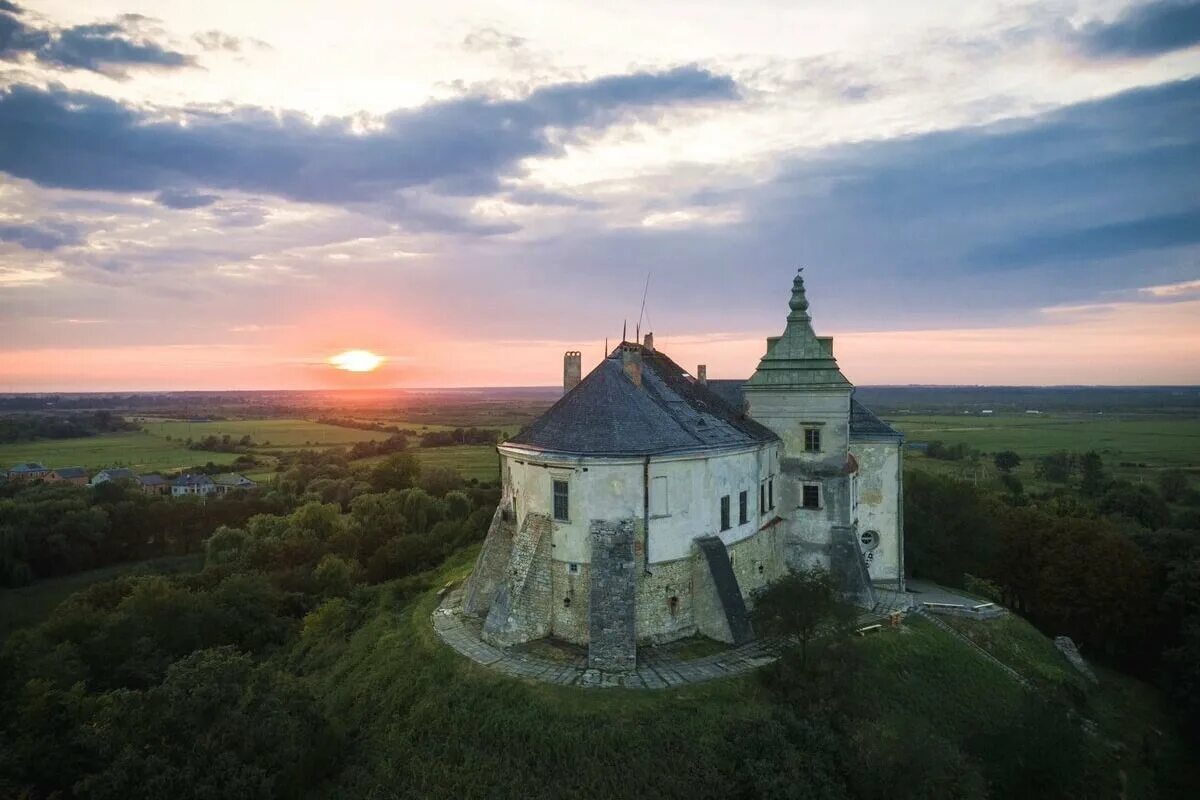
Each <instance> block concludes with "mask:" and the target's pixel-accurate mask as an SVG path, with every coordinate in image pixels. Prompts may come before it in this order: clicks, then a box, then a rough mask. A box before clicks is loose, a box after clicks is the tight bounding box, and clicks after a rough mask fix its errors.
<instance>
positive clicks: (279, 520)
mask: <svg viewBox="0 0 1200 800" xmlns="http://www.w3.org/2000/svg"><path fill="white" fill-rule="evenodd" d="M1070 461H1071V463H1072V464H1076V465H1078V464H1081V463H1083V462H1084V461H1088V463H1092V462H1091V460H1090V459H1086V458H1085V456H1078V457H1072V458H1071V459H1070ZM1099 466H1100V476H1099V479H1097V478H1096V476H1094V475H1091V473H1090V472H1089V473H1086V474H1087V475H1090V476H1091V477H1089V478H1088V480H1087V481H1084V480H1083V477H1082V476H1083V474H1085V473H1083V472H1082V470H1081V469H1074V470H1073V471H1071V472H1069V474H1068V476H1067V480H1066V482H1064V483H1063V484H1061V485H1057V486H1056V487H1055V488H1053V489H1052V490H1050V491H1048V492H1044V493H1041V494H1032V495H1031V494H1026V493H1025V492H1024V491H1023V489H1021V488H1020V487H1015V486H1010V487H1009V488H1008V489H1007V490H1006V491H1005V492H1003V493H999V492H994V491H989V490H987V489H981V488H977V487H974V486H972V485H969V484H966V483H963V482H960V481H957V480H953V479H949V478H943V477H938V476H935V475H929V474H924V473H922V472H919V471H910V472H909V473H907V474H906V477H905V480H906V495H905V501H906V502H905V515H906V519H905V522H906V530H907V541H908V545H909V546H908V549H907V552H906V558H907V562H908V566H909V568H910V569H911V571H912V572H913V574H915V575H919V576H923V577H929V578H933V579H935V580H938V581H941V582H944V583H946V584H949V585H954V586H960V587H965V588H967V589H968V590H970V591H973V592H976V593H979V594H984V595H988V596H992V597H995V598H996V599H998V600H1000V601H1002V602H1004V603H1006V604H1009V605H1010V606H1011V607H1013V608H1014V609H1017V610H1018V611H1019V612H1020V613H1021V614H1022V615H1024V616H1026V617H1027V618H1028V619H1030V620H1032V621H1033V622H1034V623H1035V624H1037V625H1038V626H1039V627H1040V628H1041V629H1042V630H1043V631H1044V632H1045V633H1047V634H1051V635H1057V634H1064V633H1065V634H1069V635H1071V636H1072V637H1073V638H1074V639H1075V640H1076V641H1077V642H1078V643H1079V644H1080V646H1081V648H1082V649H1083V651H1084V653H1085V654H1087V655H1088V657H1089V658H1091V659H1094V660H1098V661H1099V662H1101V663H1102V664H1107V665H1110V666H1112V667H1119V668H1120V669H1122V670H1125V671H1127V672H1131V673H1134V674H1138V675H1140V676H1143V677H1144V678H1145V679H1147V680H1150V681H1153V682H1156V683H1157V684H1158V685H1159V686H1161V687H1162V688H1163V690H1164V691H1165V692H1167V693H1168V695H1169V697H1170V699H1171V705H1172V707H1173V709H1174V710H1175V712H1176V713H1177V715H1178V719H1179V722H1180V724H1181V725H1185V726H1187V725H1194V720H1195V719H1196V718H1197V717H1198V716H1200V714H1198V713H1197V712H1198V711H1200V709H1197V707H1196V704H1195V699H1194V698H1195V696H1196V687H1197V685H1198V684H1200V676H1198V674H1197V665H1198V664H1200V614H1198V612H1200V533H1198V532H1197V531H1195V530H1188V529H1184V528H1180V527H1178V524H1179V523H1186V522H1188V520H1189V519H1190V517H1189V516H1188V514H1189V513H1190V512H1189V511H1188V510H1187V508H1188V507H1187V506H1186V504H1185V505H1184V506H1182V507H1181V506H1179V505H1178V504H1176V506H1175V508H1176V509H1180V508H1182V509H1183V510H1176V511H1174V512H1173V511H1172V510H1171V507H1168V506H1167V505H1165V503H1164V500H1163V497H1162V490H1161V489H1158V488H1154V487H1152V486H1148V485H1131V484H1125V483H1122V482H1120V481H1112V480H1109V479H1107V478H1105V477H1104V473H1103V465H1102V464H1100V465H1099ZM1089 469H1090V468H1089ZM5 492H6V496H5V497H4V499H3V500H2V501H0V504H2V505H0V511H2V513H0V526H2V529H3V531H4V541H6V542H8V541H11V540H13V539H15V538H20V539H22V540H23V541H24V542H25V545H26V546H27V547H28V546H30V545H32V546H33V547H32V549H27V550H26V552H25V556H26V560H25V561H24V562H23V563H25V564H26V565H27V568H28V569H30V570H31V571H33V570H36V574H37V576H38V577H41V576H43V575H54V574H59V572H58V571H60V570H64V569H71V568H76V567H78V566H80V565H81V564H82V563H84V562H86V563H89V564H90V563H106V560H109V561H111V560H116V559H121V558H131V557H146V556H151V555H157V554H158V553H161V552H166V553H177V552H178V553H182V552H188V551H189V550H190V551H194V552H197V553H198V554H199V557H200V558H202V560H203V563H202V566H201V568H200V569H199V571H196V572H184V573H179V574H172V575H162V574H140V575H139V574H132V575H128V576H124V577H119V578H117V579H115V580H110V581H105V582H101V583H96V584H94V585H92V586H90V587H88V588H87V589H85V590H84V591H82V592H79V593H77V594H76V595H74V596H72V597H71V598H70V599H68V600H67V601H65V602H63V603H62V604H60V605H59V606H58V607H57V608H56V609H55V610H54V611H53V612H52V613H50V615H49V616H48V617H47V618H46V619H44V620H43V621H41V622H40V623H38V624H36V625H33V626H32V627H26V628H23V629H18V630H16V631H13V632H11V633H9V634H8V636H7V638H6V639H5V640H4V641H3V643H2V645H0V707H3V708H4V709H6V710H7V711H8V713H7V714H6V715H5V716H4V717H3V719H2V720H0V796H9V795H11V796H19V797H28V798H50V797H64V798H70V797H88V798H92V797H100V798H104V797H112V798H118V797H120V798H136V797H146V798H151V797H164V796H177V797H181V798H184V797H209V798H211V797H229V796H255V797H279V798H289V797H301V796H304V797H341V796H353V797H365V796H377V797H413V798H416V797H431V796H439V797H514V798H515V797H520V798H530V797H547V798H548V797H561V796H564V795H566V796H589V797H614V798H616V797H627V796H631V795H643V796H658V797H678V798H688V799H689V800H693V799H694V798H701V797H735V798H757V797H765V798H794V797H803V798H888V799H889V800H903V799H904V798H928V797H962V798H985V797H990V798H1025V797H1031V796H1038V797H1080V796H1090V797H1114V798H1115V797H1121V796H1139V797H1164V798H1166V797H1178V796H1188V795H1189V794H1192V793H1194V791H1195V790H1196V788H1197V785H1196V783H1195V777H1196V776H1195V775H1194V774H1192V772H1190V771H1189V768H1188V767H1187V766H1186V765H1187V763H1188V761H1187V756H1186V755H1185V754H1180V753H1179V752H1178V750H1177V749H1176V748H1175V746H1174V745H1173V744H1172V741H1171V739H1170V734H1169V733H1165V732H1163V731H1165V730H1166V729H1167V728H1168V727H1169V726H1168V723H1165V722H1158V721H1155V722H1154V723H1153V724H1152V725H1150V727H1149V728H1148V729H1152V730H1158V731H1159V734H1158V736H1159V737H1160V738H1159V739H1147V740H1145V741H1144V742H1138V741H1137V740H1135V742H1134V743H1133V744H1132V745H1129V744H1124V743H1121V742H1115V741H1112V740H1111V738H1110V737H1111V736H1113V735H1114V734H1113V731H1115V730H1121V729H1124V728H1125V727H1126V724H1125V722H1124V720H1123V719H1122V718H1110V717H1111V715H1112V714H1113V713H1114V712H1113V711H1112V706H1111V704H1110V701H1109V700H1103V699H1102V698H1098V697H1097V696H1096V691H1097V690H1095V689H1094V688H1091V687H1089V686H1088V685H1086V684H1085V683H1084V682H1083V681H1082V680H1081V679H1079V677H1078V676H1077V675H1071V674H1069V673H1068V672H1064V671H1062V670H1061V669H1060V668H1058V667H1054V666H1049V665H1048V664H1042V665H1040V666H1038V667H1037V668H1036V669H1035V670H1034V671H1033V672H1031V673H1030V680H1031V681H1033V682H1034V686H1035V687H1036V690H1037V691H1036V692H1034V693H1030V692H1028V691H1026V690H1024V689H1022V688H1021V687H1020V686H1018V685H1017V684H1015V683H1012V682H1011V681H1008V680H1007V679H1005V678H1004V677H1003V676H1001V675H999V673H997V672H993V671H991V670H992V668H991V667H990V666H988V665H987V664H985V663H984V662H982V661H980V660H979V659H978V658H977V657H976V656H975V655H973V654H972V653H971V652H970V651H969V650H968V649H966V648H964V647H962V646H961V645H954V646H948V645H947V642H946V640H945V639H944V638H939V634H938V632H937V630H936V629H935V628H934V627H932V626H931V625H930V624H929V623H925V622H923V620H921V619H919V618H918V619H914V620H912V621H911V622H910V623H907V624H906V625H905V626H904V630H903V631H902V632H901V633H900V634H892V635H887V636H881V637H876V638H869V639H863V638H860V637H857V636H849V635H847V633H848V630H849V629H848V628H847V627H846V626H845V625H844V624H842V623H841V622H839V620H844V619H845V618H846V617H845V615H843V614H841V613H839V612H838V610H837V609H838V606H837V604H836V603H833V602H831V600H832V594H833V593H832V592H831V590H830V588H829V587H828V586H825V587H822V586H821V585H819V584H820V581H819V579H815V578H812V576H808V578H806V577H805V576H793V577H792V578H791V579H790V582H789V581H788V580H785V581H781V582H780V583H779V584H776V586H775V587H773V588H772V589H770V590H769V591H768V593H767V594H766V595H764V596H763V597H761V598H760V600H759V603H758V606H757V610H756V612H755V615H756V620H755V624H756V625H757V626H758V627H759V628H760V629H761V630H763V631H764V632H771V631H775V632H790V633H795V632H796V631H797V630H798V628H797V627H796V626H797V625H802V626H807V627H804V628H803V629H802V630H803V631H804V632H805V633H804V635H803V636H802V637H801V639H800V641H801V642H802V643H803V645H804V646H797V647H794V648H792V649H790V650H788V651H787V652H786V653H785V656H784V657H783V658H782V659H781V660H780V661H778V662H776V663H775V664H774V665H772V666H770V667H767V668H764V669H762V670H760V671H759V672H758V673H757V674H755V675H754V676H753V677H751V678H749V679H744V680H729V681H718V682H715V683H713V684H700V685H697V686H694V687H688V688H687V689H680V690H673V691H670V692H618V693H615V694H614V693H613V692H611V691H596V692H592V691H579V690H577V689H570V688H564V687H550V686H546V685H540V684H528V683H523V682H519V681H513V680H511V679H508V678H505V677H503V676H500V675H498V674H496V673H492V672H491V671H489V670H487V669H484V668H482V667H479V666H478V665H475V664H473V663H471V662H469V661H466V660H465V659H462V658H460V657H458V656H457V655H456V654H454V653H453V652H452V651H449V650H448V648H445V647H442V646H440V644H439V642H438V641H437V639H436V636H435V635H434V633H433V631H432V629H431V626H430V625H429V615H430V613H431V612H432V610H433V608H434V606H435V605H436V603H437V601H438V590H439V587H442V586H444V585H446V584H448V583H450V582H453V581H456V580H460V579H461V578H462V576H463V575H465V574H466V572H467V571H468V570H469V569H470V565H471V563H472V560H473V556H474V553H475V552H477V547H478V544H477V543H478V542H479V541H481V540H482V538H483V536H484V534H485V532H486V528H487V526H488V524H489V521H490V519H491V516H492V513H493V510H494V507H495V503H496V502H497V500H498V490H497V489H496V488H495V487H486V486H478V485H468V484H467V483H465V482H464V481H462V480H461V478H459V476H458V475H457V474H456V473H454V472H451V471H449V470H445V469H428V470H425V471H422V470H421V469H420V468H419V467H418V465H417V462H416V461H415V459H414V458H413V457H412V454H411V453H408V452H403V451H401V452H398V453H392V454H390V455H388V456H386V457H384V458H383V459H382V460H380V461H378V462H375V463H371V464H369V465H356V464H353V463H351V462H349V461H348V460H347V458H346V453H345V452H340V451H330V452H316V451H301V452H299V453H296V454H295V455H294V456H293V457H292V460H291V461H290V462H289V464H288V465H287V467H286V469H285V470H284V471H283V472H282V473H280V475H279V479H278V481H277V482H276V483H275V484H274V485H273V486H272V487H270V488H269V489H268V490H265V491H258V492H252V493H248V494H246V495H243V496H240V497H231V498H228V499H222V500H218V501H211V502H209V503H207V504H199V503H197V504H191V503H166V502H164V501H162V500H160V499H157V498H150V497H145V496H141V495H136V494H131V493H129V492H128V490H126V489H124V488H122V487H120V486H112V487H107V488H103V489H99V490H91V489H86V488H77V487H51V486H39V485H31V486H23V487H9V488H8V489H6V490H5ZM1176 499H1177V500H1178V499H1182V500H1184V501H1190V500H1191V499H1192V498H1191V497H1190V495H1184V496H1182V497H1181V498H1176ZM168 509H170V513H171V514H178V515H179V517H178V518H175V517H169V516H163V517H156V516H155V515H166V514H168ZM1164 514H1165V515H1166V516H1163V515H1164ZM68 521H70V522H68ZM154 531H161V532H162V533H161V534H156V533H154ZM160 536H161V538H159V537H160ZM56 548H57V549H56ZM139 548H151V549H149V550H146V549H142V550H140V551H139ZM135 551H136V553H135ZM131 554H135V555H131ZM87 559H92V560H91V561H87ZM797 598H799V600H797ZM797 609H799V612H804V613H799V612H798V611H797ZM806 609H807V610H809V611H811V610H813V609H816V610H818V611H819V612H820V613H821V614H824V616H813V615H812V614H811V613H807V612H805V610H806ZM802 618H803V619H802ZM780 620H784V622H783V623H780ZM797 620H800V621H799V622H797ZM1016 622H1020V621H1019V620H1017V621H1015V622H1014V624H1016ZM781 624H782V625H784V627H782V628H780V627H779V626H780V625H781ZM1020 624H1021V625H1025V624H1026V623H1024V622H1020ZM787 625H791V626H792V627H790V628H788V627H787ZM818 632H819V635H817V634H818ZM1023 637H1024V638H1022V639H1021V640H1020V641H1021V645H1020V646H1021V648H1022V649H1023V651H1024V654H1025V656H1029V655H1030V653H1032V652H1033V651H1035V650H1036V649H1037V648H1038V647H1040V646H1048V645H1046V643H1045V640H1041V644H1039V643H1038V641H1035V639H1039V638H1040V637H1037V635H1036V634H1035V633H1033V632H1030V633H1028V634H1023ZM810 640H811V641H810ZM1050 649H1051V651H1052V650H1053V648H1050ZM1123 691H1128V690H1123ZM1102 700H1103V701H1102ZM1086 720H1099V723H1096V722H1088V723H1087V724H1083V721H1086ZM1088 725H1092V726H1093V727H1095V726H1097V725H1099V728H1098V731H1097V730H1092V729H1091V728H1088V727H1087V726H1088ZM1155 726H1157V727H1155ZM1143 727H1145V725H1143ZM1191 735H1192V736H1193V737H1200V731H1196V730H1195V729H1194V727H1193V728H1192V729H1191ZM1161 737H1167V738H1165V739H1164V738H1161ZM1195 741H1197V738H1193V742H1195ZM1131 748H1133V749H1131ZM1122 776H1124V777H1122ZM1131 786H1132V787H1133V788H1132V789H1131V788H1130V787H1131Z"/></svg>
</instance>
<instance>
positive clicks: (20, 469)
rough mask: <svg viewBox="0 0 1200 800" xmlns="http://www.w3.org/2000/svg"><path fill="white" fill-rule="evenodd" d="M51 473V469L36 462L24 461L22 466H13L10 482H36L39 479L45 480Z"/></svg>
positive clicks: (9, 477) (10, 472) (10, 471)
mask: <svg viewBox="0 0 1200 800" xmlns="http://www.w3.org/2000/svg"><path fill="white" fill-rule="evenodd" d="M49 472H50V470H49V468H47V467H46V466H45V465H43V464H39V463H38V462H36V461H22V462H21V463H20V464H13V465H12V468H11V469H10V470H9V471H8V479H9V480H10V481H36V480H38V479H39V478H45V477H46V475H47V474H48V473H49Z"/></svg>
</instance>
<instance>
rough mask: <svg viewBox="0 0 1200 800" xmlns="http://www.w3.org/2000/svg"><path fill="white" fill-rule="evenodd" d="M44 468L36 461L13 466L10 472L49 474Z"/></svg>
mask: <svg viewBox="0 0 1200 800" xmlns="http://www.w3.org/2000/svg"><path fill="white" fill-rule="evenodd" d="M49 471H50V470H48V469H46V468H45V467H44V466H42V465H41V464H39V463H38V462H36V461H22V462H21V463H20V464H13V467H12V469H10V470H9V472H49Z"/></svg>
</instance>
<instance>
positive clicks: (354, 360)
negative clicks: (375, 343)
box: [329, 350, 384, 372]
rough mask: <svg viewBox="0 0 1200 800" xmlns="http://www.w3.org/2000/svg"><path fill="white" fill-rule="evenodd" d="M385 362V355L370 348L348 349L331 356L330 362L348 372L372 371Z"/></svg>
mask: <svg viewBox="0 0 1200 800" xmlns="http://www.w3.org/2000/svg"><path fill="white" fill-rule="evenodd" d="M383 362H384V358H383V356H380V355H376V354H375V353H372V352H371V351H370V350H347V351H345V352H344V353H338V354H337V355H336V356H330V357H329V363H330V364H333V365H334V366H335V367H337V368H338V369H344V370H346V371H347V372H372V371H374V370H376V369H378V368H379V365H380V364H382V363H383Z"/></svg>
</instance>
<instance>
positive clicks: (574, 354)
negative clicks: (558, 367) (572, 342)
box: [563, 350, 583, 394]
mask: <svg viewBox="0 0 1200 800" xmlns="http://www.w3.org/2000/svg"><path fill="white" fill-rule="evenodd" d="M582 379H583V354H582V353H580V352H579V351H578V350H568V351H567V352H565V353H563V394H566V393H567V392H569V391H571V390H572V389H574V388H575V387H576V386H578V385H579V381H581V380H582Z"/></svg>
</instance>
